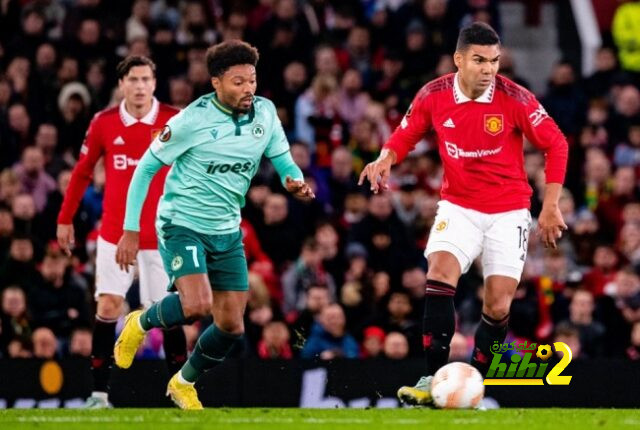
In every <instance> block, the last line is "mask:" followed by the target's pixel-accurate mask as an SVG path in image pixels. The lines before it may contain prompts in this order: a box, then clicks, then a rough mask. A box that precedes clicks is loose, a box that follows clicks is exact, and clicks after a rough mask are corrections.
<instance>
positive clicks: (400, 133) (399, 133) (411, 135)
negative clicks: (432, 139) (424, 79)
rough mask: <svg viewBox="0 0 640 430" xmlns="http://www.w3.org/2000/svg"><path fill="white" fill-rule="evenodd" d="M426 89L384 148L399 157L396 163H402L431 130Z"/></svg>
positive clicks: (418, 95) (417, 95) (419, 93)
mask: <svg viewBox="0 0 640 430" xmlns="http://www.w3.org/2000/svg"><path fill="white" fill-rule="evenodd" d="M427 95H428V92H427V89H426V87H423V88H422V89H421V90H420V91H419V92H418V94H416V96H415V98H414V99H413V102H412V103H411V105H410V106H409V109H408V110H407V113H406V114H405V116H404V118H402V121H401V122H400V125H399V126H398V127H396V129H395V131H394V132H393V133H392V134H391V137H389V140H388V141H387V143H385V144H384V146H383V148H386V149H391V150H393V151H394V152H395V153H396V155H397V160H396V162H398V163H399V162H401V161H402V160H403V159H404V158H405V157H406V156H407V154H408V153H409V152H411V150H413V148H415V146H416V144H417V143H418V142H419V141H420V140H421V139H422V138H424V136H425V134H427V132H428V131H429V130H430V129H431V106H430V98H429V97H427Z"/></svg>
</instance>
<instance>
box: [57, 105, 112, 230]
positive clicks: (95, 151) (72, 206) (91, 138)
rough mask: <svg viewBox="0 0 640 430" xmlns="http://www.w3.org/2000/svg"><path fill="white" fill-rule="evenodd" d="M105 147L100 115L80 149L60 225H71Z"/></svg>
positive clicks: (59, 220) (61, 211) (92, 124)
mask: <svg viewBox="0 0 640 430" xmlns="http://www.w3.org/2000/svg"><path fill="white" fill-rule="evenodd" d="M103 151H104V146H103V145H102V140H101V139H100V123H99V114H98V115H96V116H94V117H93V120H91V124H89V129H88V130H87V134H86V136H85V139H84V142H83V143H82V147H81V148H80V158H79V160H78V162H77V163H76V166H75V167H74V168H73V172H72V173H71V179H70V180H69V186H68V187H67V192H66V193H65V195H64V200H63V201H62V207H61V208H60V213H59V214H58V224H71V223H72V222H73V216H74V215H75V213H76V211H77V210H78V206H79V205H80V201H81V200H82V196H83V195H84V192H85V190H86V189H87V186H88V185H89V183H90V182H91V178H92V177H93V169H94V167H95V165H96V163H97V162H98V160H99V159H100V157H101V156H102V153H103Z"/></svg>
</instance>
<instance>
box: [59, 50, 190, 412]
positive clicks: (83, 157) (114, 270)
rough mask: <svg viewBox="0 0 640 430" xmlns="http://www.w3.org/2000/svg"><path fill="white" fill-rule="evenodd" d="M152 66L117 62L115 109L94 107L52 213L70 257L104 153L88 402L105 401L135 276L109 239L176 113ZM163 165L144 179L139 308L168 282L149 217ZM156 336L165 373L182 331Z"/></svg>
mask: <svg viewBox="0 0 640 430" xmlns="http://www.w3.org/2000/svg"><path fill="white" fill-rule="evenodd" d="M155 70H156V66H155V64H154V63H153V61H151V60H150V59H149V58H146V57H141V56H130V57H127V58H125V59H124V60H122V62H120V64H118V66H117V73H118V86H119V88H120V90H121V91H122V93H123V95H124V99H123V100H122V102H121V103H120V104H119V105H118V106H117V107H113V108H108V109H105V110H103V111H101V112H98V113H97V114H96V115H95V117H94V118H93V120H92V121H91V124H90V125H89V130H88V131H87V135H86V138H85V141H84V143H83V145H82V147H81V148H80V159H79V160H78V163H77V164H76V166H75V168H74V169H73V172H72V174H71V180H70V181H69V187H68V188H67V192H66V194H65V196H64V201H63V203H62V207H61V208H60V214H59V215H58V227H57V237H58V242H59V243H60V246H61V247H62V249H64V250H65V251H66V252H67V254H68V255H71V248H72V247H73V243H74V236H75V234H74V229H73V216H74V214H75V213H76V211H77V209H78V206H79V205H80V201H81V200H82V196H83V195H84V191H85V189H86V188H87V186H88V185H89V183H90V182H91V178H92V176H93V169H94V167H95V165H96V163H97V162H98V160H99V159H100V158H103V159H104V168H105V174H106V181H105V186H104V204H103V213H102V220H101V223H100V236H99V237H98V245H97V251H96V253H97V256H96V276H95V277H96V292H95V297H96V300H97V302H98V305H97V310H96V320H95V323H94V327H93V338H92V352H91V369H92V373H93V384H94V387H93V388H94V390H93V392H92V394H91V397H89V398H88V399H87V403H86V407H88V408H105V407H109V406H110V405H109V403H108V382H109V373H110V369H111V363H112V362H113V356H112V354H113V345H114V342H115V337H116V322H117V320H118V317H120V315H121V314H122V308H123V307H122V305H123V303H124V298H125V295H126V293H127V291H128V290H129V287H130V286H131V284H132V282H133V279H134V273H133V272H130V273H127V272H125V271H122V270H120V269H119V268H118V266H117V265H116V262H115V255H116V244H117V243H118V239H120V236H121V235H122V223H123V221H124V213H125V204H126V198H127V195H126V190H127V187H128V186H129V182H130V181H131V177H132V176H133V171H134V169H135V166H136V164H137V163H138V160H139V159H140V158H141V157H142V154H144V153H145V151H146V150H147V149H148V148H149V145H150V144H151V141H152V140H153V137H154V135H155V134H158V133H160V131H161V130H162V127H164V125H165V124H166V122H167V121H168V120H169V118H171V117H172V116H174V115H175V114H176V113H177V112H178V111H177V110H176V109H174V108H172V107H171V106H168V105H165V104H163V103H160V102H158V100H157V99H156V98H155V97H154V96H153V92H154V91H155V88H156V78H155ZM168 170H169V169H166V168H165V169H163V170H162V171H161V172H160V174H159V175H157V177H156V178H155V180H154V181H153V183H152V184H151V186H150V191H149V198H148V199H147V201H146V203H145V205H144V210H143V214H142V223H141V224H142V230H141V234H140V248H141V251H140V253H139V254H138V256H137V268H138V274H139V278H140V301H141V303H142V304H143V305H144V306H145V307H148V306H150V305H151V304H152V303H153V302H157V301H159V300H161V299H162V298H163V297H165V296H166V295H167V291H166V289H165V288H163V285H166V283H167V282H168V277H167V275H166V273H165V272H164V270H163V268H162V260H161V258H160V254H159V253H158V243H157V239H156V235H155V228H154V221H155V214H156V208H157V206H158V200H159V199H160V195H161V194H162V187H163V184H164V178H165V176H166V174H167V172H168ZM163 335H164V348H165V354H166V358H167V362H168V364H169V371H172V370H173V371H175V370H174V369H176V368H180V366H182V364H183V363H184V362H185V360H186V341H185V337H184V332H183V331H182V330H181V329H180V330H169V331H165V332H164V333H163Z"/></svg>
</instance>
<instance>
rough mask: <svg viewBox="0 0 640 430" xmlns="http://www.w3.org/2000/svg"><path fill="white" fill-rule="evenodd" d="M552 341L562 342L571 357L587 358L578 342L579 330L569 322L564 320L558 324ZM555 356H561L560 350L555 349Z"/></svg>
mask: <svg viewBox="0 0 640 430" xmlns="http://www.w3.org/2000/svg"><path fill="white" fill-rule="evenodd" d="M553 341H554V342H564V343H566V344H567V346H568V347H569V349H570V350H571V357H572V359H574V360H575V359H582V358H588V357H587V356H586V354H584V352H583V350H582V344H581V342H580V331H579V330H578V329H577V328H576V327H575V326H573V325H572V324H571V323H568V322H565V323H561V324H558V326H557V327H556V329H555V332H554V335H553ZM555 353H556V356H557V357H558V358H562V355H563V354H562V352H561V351H559V350H558V349H555Z"/></svg>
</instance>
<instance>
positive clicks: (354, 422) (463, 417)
mask: <svg viewBox="0 0 640 430" xmlns="http://www.w3.org/2000/svg"><path fill="white" fill-rule="evenodd" d="M91 428H101V429H109V430H119V429H152V430H164V429H171V430H180V429H205V428H207V429H216V430H217V429H233V430H238V429H265V430H267V429H274V430H276V429H278V430H281V429H291V430H294V429H295V430H298V429H330V430H338V429H349V430H359V429H363V430H364V429H366V430H372V429H407V430H409V429H420V430H431V429H433V430H445V429H450V428H466V429H481V430H487V429H492V428H507V429H508V428H526V429H527V430H534V429H549V430H551V429H553V430H557V429H562V430H570V429H580V430H584V429H605V428H610V429H629V430H631V429H636V428H640V410H632V409H554V408H551V409H499V410H491V411H445V410H431V409H294V408H292V409H267V408H254V409H229V408H220V409H206V410H204V411H195V412H184V411H180V410H178V409H111V410H97V411H96V410H94V411H85V410H77V409H75V410H74V409H23V410H10V409H9V410H2V411H0V429H7V430H8V429H11V430H13V429H40V430H46V429H56V430H58V429H63V430H76V429H78V430H80V429H83V430H85V429H91Z"/></svg>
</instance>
